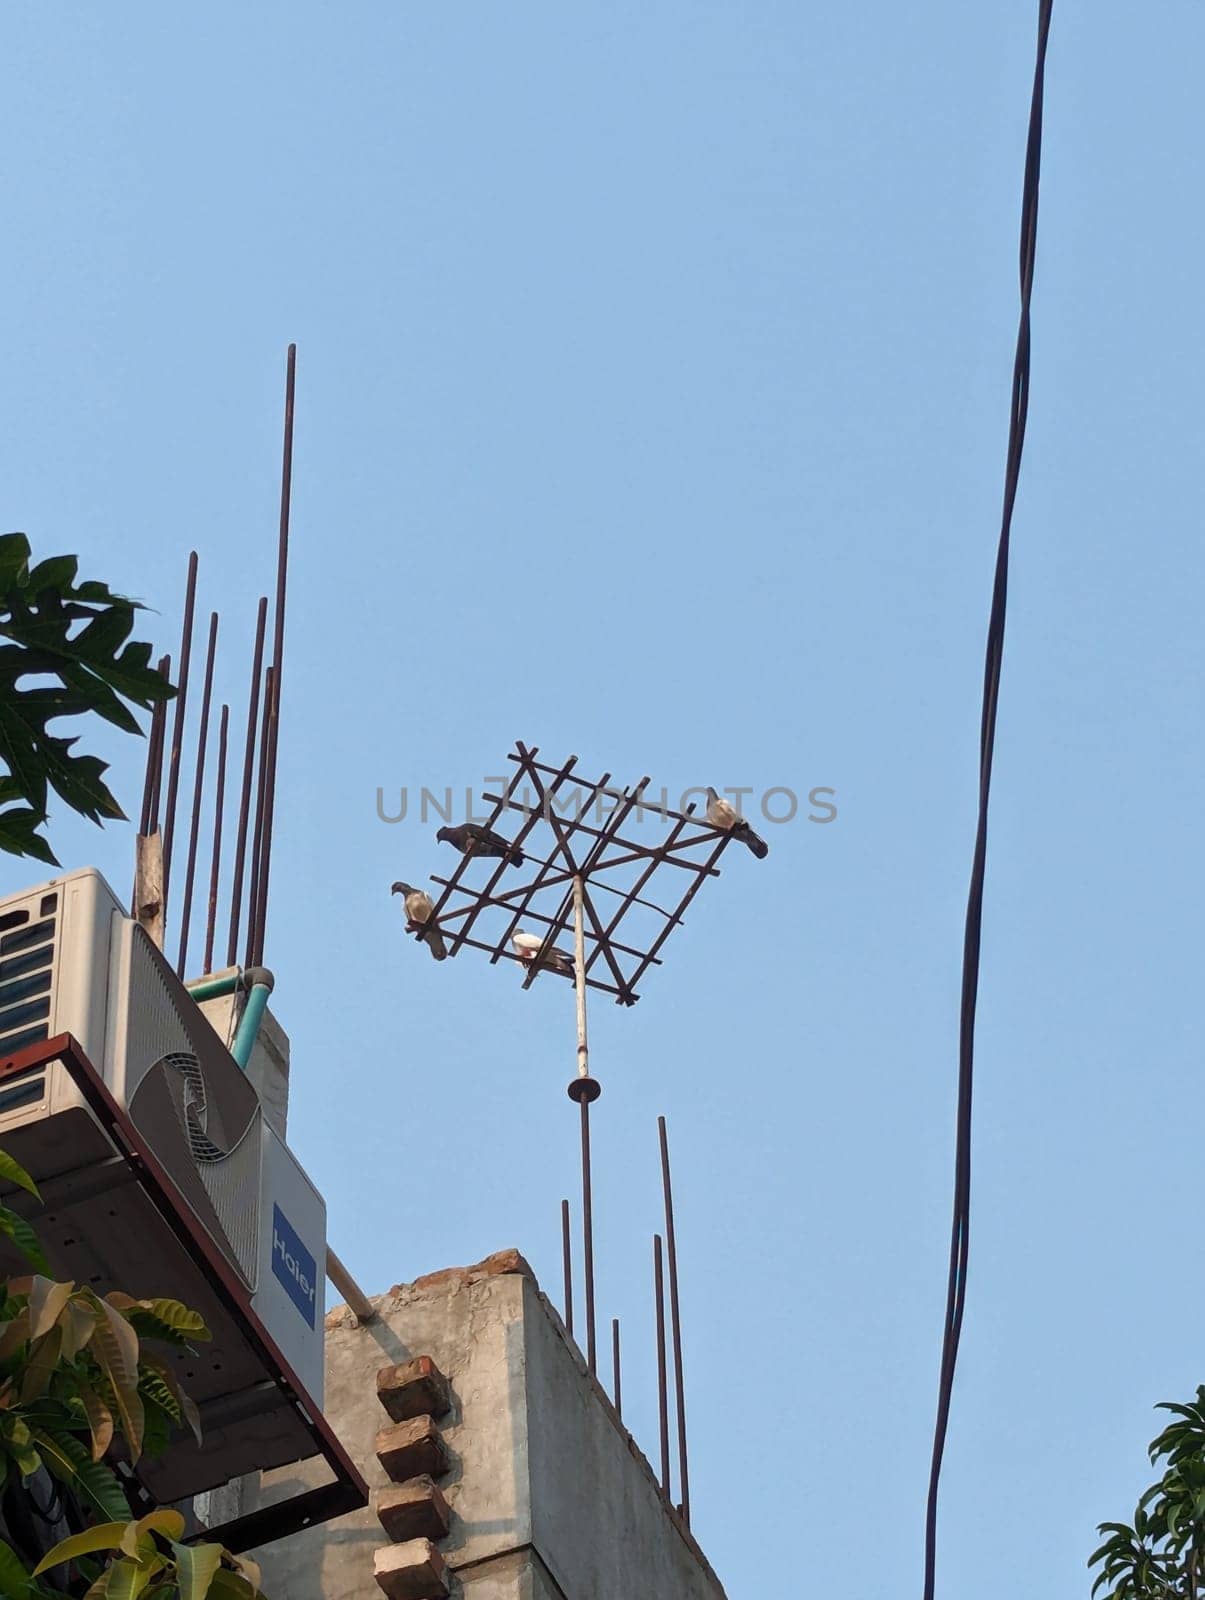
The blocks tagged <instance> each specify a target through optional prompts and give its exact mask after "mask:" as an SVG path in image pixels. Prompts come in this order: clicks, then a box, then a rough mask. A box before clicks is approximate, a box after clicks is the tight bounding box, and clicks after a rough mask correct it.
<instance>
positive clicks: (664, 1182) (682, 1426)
mask: <svg viewBox="0 0 1205 1600" xmlns="http://www.w3.org/2000/svg"><path fill="white" fill-rule="evenodd" d="M657 1132H658V1134H659V1136H660V1139H661V1186H662V1189H663V1190H664V1192H665V1250H666V1258H667V1265H668V1267H669V1319H670V1333H671V1335H672V1337H673V1342H674V1405H675V1408H676V1410H677V1414H678V1492H679V1494H680V1495H681V1497H682V1498H681V1503H680V1510H681V1512H682V1520H683V1521H684V1522H685V1523H686V1526H687V1527H688V1528H689V1527H690V1471H689V1468H688V1466H687V1462H686V1380H685V1378H684V1376H683V1372H682V1316H681V1310H680V1307H679V1303H678V1245H677V1238H676V1235H675V1233H674V1189H673V1184H672V1182H671V1180H670V1172H669V1136H668V1134H667V1133H666V1129H665V1118H664V1117H658V1118H657Z"/></svg>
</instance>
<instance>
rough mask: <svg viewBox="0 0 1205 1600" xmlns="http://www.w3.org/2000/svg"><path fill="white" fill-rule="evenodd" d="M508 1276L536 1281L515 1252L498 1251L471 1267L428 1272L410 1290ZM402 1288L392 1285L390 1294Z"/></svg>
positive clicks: (435, 1287)
mask: <svg viewBox="0 0 1205 1600" xmlns="http://www.w3.org/2000/svg"><path fill="white" fill-rule="evenodd" d="M509 1275H517V1276H519V1277H522V1278H530V1279H531V1281H532V1282H533V1283H534V1282H535V1281H536V1275H535V1273H534V1272H533V1271H532V1270H531V1267H530V1266H529V1265H528V1264H527V1262H526V1261H525V1260H524V1258H523V1257H522V1256H521V1255H520V1254H519V1252H518V1251H517V1250H498V1251H496V1252H495V1253H494V1254H493V1255H492V1256H486V1258H485V1260H484V1261H478V1262H476V1263H475V1265H473V1266H471V1267H444V1269H443V1270H442V1271H441V1272H428V1273H427V1274H426V1276H425V1277H422V1278H415V1280H414V1282H413V1283H412V1284H411V1285H410V1288H412V1289H417V1290H419V1291H420V1292H421V1291H423V1290H427V1289H439V1288H442V1287H443V1286H444V1285H446V1284H454V1285H456V1286H457V1287H461V1286H463V1285H465V1284H470V1283H477V1282H478V1281H479V1280H480V1279H482V1278H502V1277H507V1276H509ZM404 1287H406V1286H405V1285H404V1284H394V1286H393V1290H392V1292H393V1293H394V1294H396V1293H397V1292H398V1290H399V1289H402V1288H404Z"/></svg>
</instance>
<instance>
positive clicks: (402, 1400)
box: [377, 1356, 452, 1422]
mask: <svg viewBox="0 0 1205 1600" xmlns="http://www.w3.org/2000/svg"><path fill="white" fill-rule="evenodd" d="M377 1399H378V1400H379V1401H380V1402H381V1404H382V1405H383V1406H384V1407H385V1410H386V1411H387V1412H388V1413H389V1415H390V1416H391V1417H392V1418H393V1420H394V1422H405V1421H407V1419H408V1418H410V1417H442V1416H444V1415H445V1413H446V1412H447V1411H448V1410H449V1408H450V1407H451V1404H452V1396H451V1393H450V1392H449V1389H448V1380H447V1379H446V1378H445V1377H444V1375H443V1373H442V1372H441V1371H440V1370H439V1368H438V1367H437V1366H436V1365H435V1363H434V1361H432V1359H431V1357H430V1356H415V1358H414V1360H413V1361H402V1362H399V1363H398V1365H397V1366H394V1367H382V1368H381V1370H380V1371H379V1372H378V1373H377Z"/></svg>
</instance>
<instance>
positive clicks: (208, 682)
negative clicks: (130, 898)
mask: <svg viewBox="0 0 1205 1600" xmlns="http://www.w3.org/2000/svg"><path fill="white" fill-rule="evenodd" d="M217 649H218V614H217V612H216V611H213V612H211V613H210V616H209V644H208V647H207V648H206V651H205V682H204V685H203V686H202V689H201V728H200V732H199V733H198V734H197V770H196V773H195V774H194V776H193V785H192V819H191V822H190V826H189V830H188V864H187V866H186V867H185V869H184V903H183V905H182V907H181V909H180V954H179V955H178V956H177V958H176V974H177V976H178V977H181V978H182V977H183V976H184V963H185V961H186V960H187V959H188V927H189V923H190V922H191V921H192V891H193V886H194V884H195V883H196V876H197V840H198V836H199V834H200V832H201V801H202V799H203V798H204V795H205V750H206V746H207V745H208V743H209V708H210V704H211V702H212V699H213V663H214V658H215V656H216V655H217Z"/></svg>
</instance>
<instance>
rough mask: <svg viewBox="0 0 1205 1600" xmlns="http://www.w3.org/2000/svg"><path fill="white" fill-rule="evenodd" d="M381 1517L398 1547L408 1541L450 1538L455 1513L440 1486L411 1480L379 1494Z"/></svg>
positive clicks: (428, 1480)
mask: <svg viewBox="0 0 1205 1600" xmlns="http://www.w3.org/2000/svg"><path fill="white" fill-rule="evenodd" d="M377 1516H378V1517H379V1518H380V1519H381V1526H382V1528H384V1530H385V1532H386V1533H387V1534H388V1535H389V1537H390V1538H391V1539H392V1540H393V1542H394V1544H405V1543H406V1541H407V1540H408V1539H434V1540H437V1541H438V1540H440V1539H445V1538H447V1534H448V1524H449V1521H450V1520H451V1516H452V1513H451V1512H450V1511H449V1509H448V1502H447V1501H446V1500H445V1499H444V1497H443V1495H442V1494H441V1493H440V1490H439V1485H438V1484H436V1483H433V1482H432V1480H431V1479H430V1478H411V1479H409V1481H408V1482H406V1483H399V1484H397V1485H396V1486H395V1487H390V1488H388V1489H379V1490H378V1491H377Z"/></svg>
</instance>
